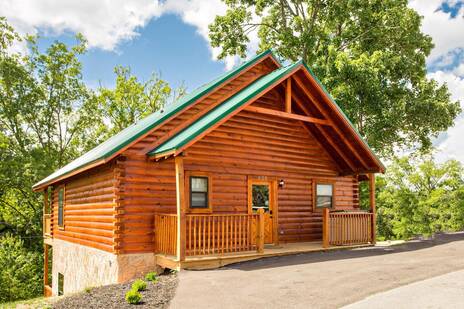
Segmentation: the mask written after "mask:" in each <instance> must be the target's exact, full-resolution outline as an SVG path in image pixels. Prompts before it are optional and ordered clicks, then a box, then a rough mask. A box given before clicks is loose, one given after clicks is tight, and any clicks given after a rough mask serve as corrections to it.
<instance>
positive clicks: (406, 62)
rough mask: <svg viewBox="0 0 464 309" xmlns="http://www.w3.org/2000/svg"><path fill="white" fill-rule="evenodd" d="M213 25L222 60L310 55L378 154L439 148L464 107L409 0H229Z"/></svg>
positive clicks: (213, 40) (318, 73) (213, 41)
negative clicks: (441, 77)
mask: <svg viewBox="0 0 464 309" xmlns="http://www.w3.org/2000/svg"><path fill="white" fill-rule="evenodd" d="M225 3H226V4H227V6H228V10H227V12H226V14H225V15H224V16H217V17H216V19H215V21H214V23H212V24H211V25H210V26H209V28H210V38H211V45H212V46H213V47H221V53H220V55H219V57H220V58H224V57H225V56H227V55H239V56H241V57H244V56H245V54H246V50H247V45H248V44H249V42H250V41H249V34H250V32H251V31H254V30H256V31H258V37H259V49H260V50H265V49H268V48H273V49H274V50H275V52H276V53H277V54H278V55H279V56H280V57H282V58H285V59H289V60H292V61H295V60H298V59H303V60H304V61H305V62H306V63H307V64H308V65H309V66H311V68H312V69H313V70H314V71H315V74H316V76H318V77H319V78H320V79H321V81H322V83H323V84H324V85H325V86H326V87H327V88H328V90H329V91H330V93H331V94H332V95H333V96H334V98H335V99H336V101H337V103H338V104H339V105H340V107H341V108H342V109H343V110H344V111H345V112H346V113H347V115H348V116H349V118H350V119H351V120H352V122H353V123H354V124H355V126H356V127H357V129H358V131H359V132H360V133H361V134H362V136H364V137H365V138H366V140H367V141H368V143H369V145H371V146H372V147H373V148H374V149H375V150H376V152H378V153H379V154H381V155H384V156H389V155H391V154H392V153H393V150H394V149H395V148H405V147H415V148H419V149H420V150H429V149H430V148H431V138H432V137H434V136H436V135H437V134H438V133H439V132H441V131H444V130H446V129H447V128H449V127H450V126H451V125H452V124H453V121H454V119H455V117H456V116H457V115H458V114H459V112H460V106H459V103H458V102H451V101H450V95H449V92H448V90H447V87H446V86H438V84H437V83H436V82H435V81H433V80H428V79H427V78H426V57H427V56H428V55H429V54H430V51H431V49H432V48H433V44H432V40H431V38H430V37H429V36H427V35H425V34H423V33H422V32H421V30H420V25H421V17H420V16H419V15H418V14H417V12H415V11H414V10H413V9H410V8H408V6H407V4H408V2H407V0H339V1H332V0H278V1H271V0H225Z"/></svg>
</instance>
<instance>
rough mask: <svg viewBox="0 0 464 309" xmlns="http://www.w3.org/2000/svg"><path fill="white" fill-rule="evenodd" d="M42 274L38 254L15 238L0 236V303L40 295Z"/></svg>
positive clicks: (41, 262)
mask: <svg viewBox="0 0 464 309" xmlns="http://www.w3.org/2000/svg"><path fill="white" fill-rule="evenodd" d="M42 273H43V258H42V256H41V254H40V253H39V252H35V251H33V250H29V249H28V248H27V247H26V246H24V242H23V241H22V240H21V239H20V238H19V237H17V236H12V235H8V234H7V235H3V236H0V303H2V302H9V301H15V300H19V299H29V298H33V297H37V296H38V295H41V294H42V293H43V292H42V289H43V277H42ZM0 307H1V305H0Z"/></svg>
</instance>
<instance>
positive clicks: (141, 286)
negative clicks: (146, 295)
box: [132, 279, 147, 291]
mask: <svg viewBox="0 0 464 309" xmlns="http://www.w3.org/2000/svg"><path fill="white" fill-rule="evenodd" d="M146 288H147V283H146V282H145V281H143V280H142V279H137V280H135V281H134V283H132V290H135V291H143V290H145V289H146Z"/></svg>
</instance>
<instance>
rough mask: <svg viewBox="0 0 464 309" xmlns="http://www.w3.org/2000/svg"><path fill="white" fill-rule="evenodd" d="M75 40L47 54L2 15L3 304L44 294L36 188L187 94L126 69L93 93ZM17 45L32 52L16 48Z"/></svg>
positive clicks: (0, 269)
mask: <svg viewBox="0 0 464 309" xmlns="http://www.w3.org/2000/svg"><path fill="white" fill-rule="evenodd" d="M76 39H77V43H76V44H75V45H74V46H68V45H66V44H63V43H61V42H54V43H53V44H51V45H50V46H49V47H48V48H47V49H46V50H45V52H42V51H40V50H39V48H38V46H37V41H36V38H34V37H25V38H23V37H20V36H19V35H18V34H17V33H16V32H15V31H14V29H13V28H12V27H11V26H9V25H8V23H7V22H6V20H5V18H0V302H1V301H6V300H8V301H11V300H15V299H21V298H28V297H32V296H36V295H40V294H41V293H42V271H43V269H42V268H43V261H42V255H43V242H42V205H43V203H42V196H41V195H39V194H36V193H33V192H32V190H31V187H32V185H33V184H34V183H36V182H37V181H39V180H40V179H42V178H43V177H45V176H47V175H48V174H50V173H51V172H53V171H54V170H56V169H57V168H59V167H61V166H63V165H65V164H67V163H68V162H69V161H71V160H73V159H74V158H76V157H77V156H79V155H81V154H82V153H83V152H85V151H87V150H89V148H91V147H93V146H95V144H96V143H97V142H100V141H102V140H104V139H106V138H107V137H109V136H110V135H112V134H113V133H116V132H117V131H119V130H121V129H123V128H124V127H126V126H128V125H130V124H132V123H133V122H135V121H137V120H139V119H140V118H142V117H144V116H146V115H147V114H149V113H151V112H153V111H155V110H157V109H159V108H161V106H163V105H164V104H165V103H166V101H168V100H169V98H172V97H173V96H175V95H176V94H183V88H180V89H179V90H178V91H172V90H171V88H170V87H169V85H168V84H167V83H166V82H165V81H163V80H162V79H161V78H159V76H158V75H153V77H152V78H151V79H150V80H149V81H148V82H146V83H140V82H138V80H137V78H136V77H135V76H132V75H131V74H130V71H129V70H128V69H125V68H121V67H118V68H116V73H117V82H116V89H114V90H112V89H103V88H100V89H98V90H97V91H96V92H93V91H91V90H89V89H88V88H87V87H86V85H85V83H84V82H83V79H82V73H81V72H82V64H81V63H80V61H79V57H80V56H81V55H82V54H84V53H85V52H86V40H85V39H84V38H83V37H82V36H80V35H78V36H77V37H76ZM18 42H22V43H27V44H28V46H29V53H28V54H27V55H25V54H22V53H12V52H11V49H10V48H11V46H12V45H13V44H16V43H18ZM14 261H16V264H15V262H14Z"/></svg>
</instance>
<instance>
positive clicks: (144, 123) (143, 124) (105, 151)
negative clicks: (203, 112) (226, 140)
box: [33, 50, 279, 188]
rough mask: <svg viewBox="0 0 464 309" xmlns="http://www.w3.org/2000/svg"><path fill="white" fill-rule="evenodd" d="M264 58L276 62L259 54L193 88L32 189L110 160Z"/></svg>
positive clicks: (269, 51)
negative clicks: (93, 164)
mask: <svg viewBox="0 0 464 309" xmlns="http://www.w3.org/2000/svg"><path fill="white" fill-rule="evenodd" d="M267 55H271V56H272V57H273V58H274V59H275V60H276V62H277V63H279V62H278V61H277V59H276V58H275V57H274V55H273V54H272V51H271V50H267V51H265V52H262V53H261V54H258V55H256V56H254V57H253V58H251V59H250V60H248V61H246V62H244V63H242V64H241V65H239V66H237V67H236V68H234V69H232V70H230V71H228V72H226V73H224V74H223V75H221V76H219V77H218V78H216V79H214V80H213V81H211V82H209V83H207V84H204V85H203V86H201V87H199V88H197V89H195V90H194V91H192V92H191V93H189V94H187V95H185V96H183V97H182V98H180V99H179V100H178V101H176V102H175V103H172V104H168V105H166V106H165V107H164V108H163V109H162V110H160V111H158V112H155V113H153V114H151V115H149V116H147V117H145V118H144V119H142V120H140V121H138V122H137V123H135V124H133V125H131V126H129V127H127V128H126V129H124V130H122V131H121V132H119V133H118V134H116V135H114V136H112V137H110V138H109V139H108V140H106V141H105V142H103V143H101V144H100V145H98V146H97V147H95V148H93V149H92V150H90V151H89V152H87V153H85V154H83V155H82V156H80V157H79V158H77V159H76V160H74V161H72V162H71V163H69V164H67V165H65V166H64V167H62V168H60V169H59V170H57V171H56V172H54V173H53V174H51V175H49V176H48V177H46V178H44V179H42V180H41V181H39V182H38V183H36V184H35V185H34V186H33V188H38V187H41V186H42V185H44V184H47V183H49V182H52V181H53V180H56V179H58V178H60V177H62V176H65V175H67V174H69V173H71V172H73V171H75V170H77V169H80V168H83V167H85V166H88V165H90V164H92V163H95V162H98V161H101V160H104V159H107V158H109V157H111V156H112V155H114V154H115V153H117V152H118V151H119V150H121V149H122V148H124V147H125V146H127V145H129V144H130V143H132V142H133V141H135V140H136V139H137V138H139V137H140V136H142V135H143V134H145V133H147V132H148V131H150V130H151V129H153V128H154V127H156V126H157V125H159V124H161V123H163V122H164V121H165V120H167V119H168V118H169V117H171V116H173V115H175V114H176V113H177V112H179V111H181V110H182V109H184V108H185V107H187V106H189V105H191V104H193V103H194V102H195V101H196V100H197V99H199V98H200V97H202V96H203V95H205V94H207V93H209V92H210V91H212V90H213V89H215V88H216V87H217V86H219V85H221V84H222V83H223V82H225V81H227V80H229V79H230V78H232V77H235V76H236V75H238V74H239V73H240V72H241V71H243V70H244V69H246V68H248V67H250V66H251V65H253V64H255V63H256V62H257V61H259V60H260V59H262V58H263V57H265V56H267Z"/></svg>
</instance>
